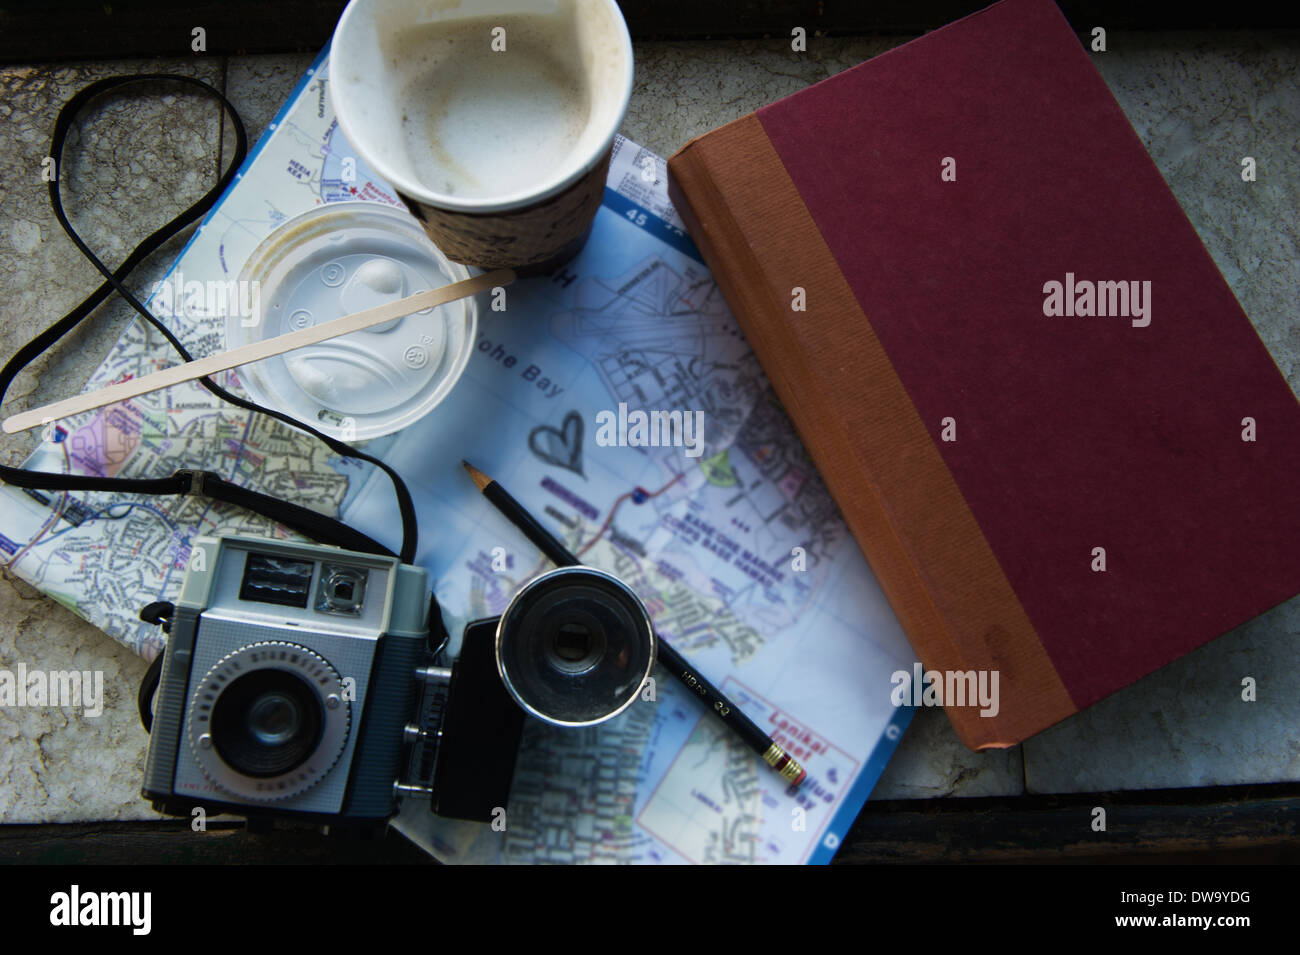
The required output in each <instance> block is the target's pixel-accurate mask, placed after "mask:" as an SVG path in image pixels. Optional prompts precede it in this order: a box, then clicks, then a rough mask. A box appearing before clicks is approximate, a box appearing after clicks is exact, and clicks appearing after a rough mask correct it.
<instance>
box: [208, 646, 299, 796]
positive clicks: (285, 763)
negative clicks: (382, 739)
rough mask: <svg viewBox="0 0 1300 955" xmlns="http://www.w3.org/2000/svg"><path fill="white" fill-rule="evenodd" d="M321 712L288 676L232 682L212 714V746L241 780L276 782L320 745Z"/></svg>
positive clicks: (278, 673) (276, 673) (261, 674)
mask: <svg viewBox="0 0 1300 955" xmlns="http://www.w3.org/2000/svg"><path fill="white" fill-rule="evenodd" d="M323 721H324V708H323V706H322V704H321V702H320V699H319V698H318V697H317V696H316V691H315V690H313V689H312V687H311V686H310V685H309V684H308V683H307V682H306V681H305V680H303V679H302V678H301V677H300V676H298V675H297V674H295V673H291V672H289V671H288V670H277V669H265V670H255V671H253V672H252V673H248V674H246V675H244V676H241V677H237V678H236V679H235V680H233V681H231V683H230V684H229V685H228V686H227V687H226V688H225V689H224V690H223V691H222V693H221V695H220V696H219V697H218V698H217V701H216V703H215V704H214V705H213V708H212V743H213V745H214V746H215V747H216V750H217V752H218V753H219V754H220V756H221V758H222V759H223V760H224V761H225V762H226V763H227V764H228V765H229V766H230V767H231V768H232V769H234V770H236V771H237V772H240V773H243V774H244V775H246V776H254V777H258V778H265V777H269V776H279V775H282V774H284V773H287V772H289V771H290V770H292V769H295V768H297V767H298V766H300V765H302V764H303V763H304V762H306V760H307V758H308V757H309V756H311V754H312V753H313V752H314V751H315V749H316V746H317V744H318V743H319V742H320V737H321V726H322V723H323Z"/></svg>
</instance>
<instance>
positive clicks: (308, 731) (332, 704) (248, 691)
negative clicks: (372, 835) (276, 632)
mask: <svg viewBox="0 0 1300 955" xmlns="http://www.w3.org/2000/svg"><path fill="white" fill-rule="evenodd" d="M348 695H349V694H347V693H346V692H345V688H344V685H343V680H342V678H340V676H339V674H338V672H337V671H336V670H335V669H334V667H332V666H331V665H330V664H329V662H328V661H327V660H325V658H324V657H322V656H320V655H319V654H317V653H315V652H313V651H311V650H308V649H307V648H306V647H302V646H299V645H297V644H295V643H287V642H279V641H268V642H264V643H254V644H249V645H248V646H245V647H240V648H239V649H238V650H236V651H234V652H233V653H229V654H227V655H226V656H225V657H223V658H222V659H221V660H220V661H218V662H217V663H216V665H214V666H213V667H212V669H210V670H208V672H207V673H206V674H204V676H203V679H202V680H200V681H199V684H198V688H197V689H196V690H195V691H194V696H193V697H192V699H191V700H190V712H189V718H188V720H187V722H188V725H189V742H190V749H191V750H192V751H193V753H194V758H195V760H196V761H197V762H198V764H199V766H200V767H201V768H202V770H203V773H204V775H206V776H207V777H208V779H209V780H211V781H212V782H213V783H214V784H215V785H217V786H218V787H220V788H221V789H223V790H225V791H227V792H229V793H232V794H234V795H236V796H239V797H241V798H243V799H248V800H255V801H258V802H271V801H275V800H278V799H287V798H289V797H290V796H296V795H298V794H299V793H302V792H304V791H306V790H307V789H309V788H310V787H311V786H313V785H315V784H316V783H317V782H319V781H320V780H321V779H322V778H323V777H324V776H325V775H326V774H327V773H328V772H329V771H330V770H331V769H332V768H333V767H334V764H335V763H337V762H338V759H339V756H340V755H342V753H343V749H344V747H345V746H346V745H347V741H348V734H349V732H350V730H351V722H352V713H351V704H350V703H349V702H348Z"/></svg>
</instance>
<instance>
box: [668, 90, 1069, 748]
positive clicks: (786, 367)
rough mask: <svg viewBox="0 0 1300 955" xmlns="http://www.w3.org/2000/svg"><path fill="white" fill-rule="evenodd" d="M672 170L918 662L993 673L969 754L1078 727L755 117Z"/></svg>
mask: <svg viewBox="0 0 1300 955" xmlns="http://www.w3.org/2000/svg"><path fill="white" fill-rule="evenodd" d="M769 154H770V155H769ZM668 169H669V194H670V196H671V198H672V200H673V202H674V204H675V205H676V207H677V210H678V212H679V214H680V215H681V216H682V218H683V220H684V221H685V222H686V224H687V228H688V229H689V231H690V233H691V236H692V238H693V239H694V240H695V243H696V245H697V246H698V247H699V249H700V251H701V253H702V255H703V256H704V260H705V262H706V264H707V265H708V266H709V268H710V269H711V270H712V272H713V276H714V279H715V280H716V281H717V283H718V286H719V288H720V289H721V290H722V292H723V294H724V296H725V297H726V299H727V302H728V303H729V305H730V306H731V309H732V311H733V313H734V314H735V316H736V320H737V322H738V323H739V325H740V327H741V330H742V331H743V332H744V334H745V336H746V338H747V339H748V341H749V344H750V347H751V348H752V349H753V350H754V353H755V355H756V356H757V357H758V359H759V361H760V363H761V364H762V366H763V368H764V370H765V371H766V372H767V374H768V377H769V379H770V380H771V382H772V386H773V389H774V390H775V391H776V394H777V396H778V397H779V398H780V400H781V402H782V404H783V405H784V407H785V409H786V411H787V413H788V414H789V416H790V418H791V420H792V421H793V423H794V425H795V428H796V429H797V431H798V433H799V436H800V438H801V440H802V441H803V443H804V447H805V448H806V449H807V451H808V454H809V456H810V457H811V458H812V461H813V463H814V464H815V465H816V467H817V469H818V471H819V472H820V474H821V476H822V478H823V480H824V481H825V483H826V486H827V488H828V489H829V491H830V492H831V494H832V496H833V497H834V498H835V500H836V502H837V504H838V505H839V508H840V511H841V513H842V514H843V516H844V518H845V521H846V523H847V524H848V526H849V529H850V530H851V531H852V533H853V535H854V537H855V538H856V540H857V541H858V543H859V545H860V546H861V548H862V550H863V553H864V554H865V556H866V558H867V561H868V563H869V564H870V566H871V569H872V571H873V572H874V573H875V575H876V578H877V579H878V580H879V582H880V585H881V588H882V590H883V591H884V593H885V596H886V597H887V599H888V600H889V602H890V605H891V606H892V608H893V610H894V612H895V614H896V615H897V617H898V619H899V622H900V624H901V625H902V627H903V630H904V632H905V633H906V634H907V636H908V639H909V640H910V641H911V643H912V646H913V648H914V649H915V650H916V652H917V654H918V656H919V658H920V660H921V662H922V663H923V664H924V666H925V667H926V669H930V670H940V671H961V672H966V671H970V670H977V671H978V670H989V671H992V670H994V669H996V670H998V671H999V675H1000V677H1001V679H1000V681H999V682H1000V687H999V694H1000V697H1001V705H1000V707H999V712H998V713H997V714H996V715H993V716H981V715H980V709H979V708H978V707H975V706H971V705H966V706H948V707H947V710H948V715H949V718H950V719H951V721H952V724H953V727H954V728H955V730H956V731H957V734H958V735H959V736H960V737H961V739H962V741H963V742H964V743H965V744H966V745H967V746H969V747H970V748H972V749H983V748H990V747H1004V746H1009V745H1013V744H1014V743H1016V742H1019V741H1020V740H1022V739H1024V738H1025V737H1026V736H1028V735H1031V734H1032V733H1034V732H1037V731H1038V730H1040V729H1043V728H1044V727H1046V726H1048V725H1051V723H1054V722H1056V721H1058V720H1060V719H1062V718H1064V717H1065V716H1068V715H1070V713H1072V712H1074V711H1075V707H1074V705H1073V703H1072V701H1070V699H1069V696H1068V694H1067V693H1066V692H1065V689H1064V687H1063V686H1062V685H1061V683H1060V680H1059V678H1058V677H1057V676H1056V673H1055V671H1054V670H1053V669H1052V667H1051V664H1050V661H1048V660H1047V657H1046V654H1045V653H1044V651H1043V649H1042V646H1041V644H1040V643H1039V642H1038V640H1037V637H1036V635H1035V633H1034V631H1033V628H1032V627H1031V626H1030V625H1029V622H1028V620H1027V618H1026V617H1025V616H1024V610H1023V607H1021V606H1020V605H1019V602H1018V601H1017V600H1016V599H1015V596H1014V593H1013V592H1012V591H1011V588H1010V585H1009V583H1007V581H1006V578H1005V576H1003V575H1002V572H1001V568H1000V567H998V566H997V564H996V561H995V560H994V559H993V557H992V553H991V551H990V550H989V549H988V542H987V541H986V540H984V538H983V535H982V534H981V533H980V531H979V529H978V525H977V524H976V523H975V521H974V518H973V515H971V513H970V511H969V508H968V507H967V506H966V504H965V501H964V499H962V498H961V495H960V493H959V492H958V491H957V489H956V485H955V483H954V482H953V481H952V476H951V474H949V473H948V471H947V469H946V467H945V466H944V465H943V463H942V459H941V457H940V455H939V453H938V451H937V449H936V448H935V447H934V445H933V441H932V439H931V437H930V435H929V433H928V431H926V429H925V428H924V426H923V424H922V423H921V422H920V419H919V416H918V415H917V412H916V409H915V408H914V407H913V406H912V404H911V402H910V399H908V398H907V395H906V392H905V390H904V389H903V387H902V384H901V382H900V381H899V380H898V378H897V375H896V373H895V372H894V371H893V368H892V365H890V364H889V361H888V358H887V357H886V356H885V355H884V351H883V349H882V348H881V347H880V345H879V342H878V341H877V340H876V339H875V336H874V333H873V332H872V331H871V329H870V325H869V323H868V322H867V321H866V318H865V316H862V315H861V309H860V306H859V305H858V304H857V302H856V299H854V298H853V296H852V293H851V291H850V290H849V288H848V286H847V283H846V282H845V281H844V279H843V276H842V275H841V274H840V273H839V270H838V267H837V266H836V265H835V263H834V259H833V257H832V256H831V255H830V253H829V250H828V249H826V248H825V244H824V242H823V241H822V240H821V237H820V232H819V231H818V230H817V228H816V225H815V224H814V223H813V222H812V220H811V218H810V217H809V215H808V212H807V209H806V208H805V207H804V206H803V204H802V202H801V201H800V200H799V198H798V193H797V191H795V190H794V187H793V184H792V183H791V182H790V181H789V178H788V175H787V174H785V172H784V167H783V166H781V165H780V162H779V159H777V158H776V155H775V152H774V151H772V150H771V144H770V142H768V141H767V139H766V137H765V135H764V134H763V132H762V127H761V124H760V123H759V121H758V120H757V118H756V117H754V116H753V115H750V116H747V117H744V118H742V119H740V120H737V121H736V122H733V123H731V124H729V125H728V126H726V127H723V128H722V129H719V130H716V131H714V132H713V133H710V134H708V135H706V136H703V137H699V138H697V139H695V140H692V141H691V142H689V143H687V144H686V145H685V146H683V147H682V149H681V150H679V151H678V152H677V153H676V154H675V155H674V156H673V157H672V158H671V159H670V160H669V163H668ZM775 236H779V238H774V237H775ZM794 286H802V287H805V288H806V289H807V292H808V294H809V295H813V294H814V293H815V294H816V295H817V297H818V300H819V301H818V308H819V310H820V311H821V314H822V315H824V316H826V317H827V322H826V324H834V323H839V325H840V327H841V329H842V328H859V329H860V330H861V334H860V336H859V335H858V334H854V336H853V338H854V340H853V341H837V340H836V339H834V338H833V337H827V336H828V335H830V334H831V333H832V332H833V331H834V329H831V330H830V332H821V331H818V332H813V333H810V332H809V328H810V327H812V326H807V325H804V326H801V325H800V323H801V322H809V321H811V319H809V318H808V316H806V315H800V316H797V317H796V316H795V315H793V314H792V312H791V299H792V288H793V287H794ZM855 323H857V324H855ZM810 334H811V335H812V336H813V338H815V337H816V336H817V335H821V336H822V338H821V339H820V340H813V338H810ZM837 355H838V357H839V359H840V361H841V362H847V361H850V360H851V361H853V362H855V363H857V364H859V365H860V366H861V367H860V374H861V376H862V378H863V381H864V382H868V384H864V385H863V387H862V390H861V392H860V393H855V394H844V393H843V390H842V389H840V388H838V387H837V385H838V383H839V382H840V381H841V380H842V378H841V375H842V371H841V370H837V373H836V374H832V373H831V372H830V369H828V367H827V365H828V363H834V361H835V360H836V356H837ZM864 356H865V357H864ZM868 422H869V423H868ZM878 472H879V473H878ZM891 690H892V686H890V685H881V686H879V687H876V686H870V687H864V688H863V691H864V692H868V693H882V694H887V693H890V692H891ZM1013 702H1014V703H1015V704H1016V705H1012V703H1013Z"/></svg>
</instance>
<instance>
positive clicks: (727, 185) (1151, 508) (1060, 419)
mask: <svg viewBox="0 0 1300 955" xmlns="http://www.w3.org/2000/svg"><path fill="white" fill-rule="evenodd" d="M1236 172H1237V171H1236V170H1232V169H1229V170H1227V171H1226V172H1225V175H1236ZM669 173H670V192H671V194H672V196H673V199H674V202H675V203H676V204H677V207H678V209H679V210H680V212H681V214H682V216H683V218H684V219H685V221H686V223H687V225H688V228H689V229H690V232H691V235H692V236H693V238H694V239H695V241H696V243H697V245H698V246H699V247H700V249H701V251H702V252H703V254H704V257H705V259H706V261H707V262H708V264H709V266H710V267H711V268H712V270H713V273H714V275H715V277H716V278H717V280H718V283H719V285H720V286H721V288H722V289H723V290H724V293H725V294H726V296H727V299H728V302H729V303H730V305H731V307H732V310H733V311H734V312H735V314H736V316H737V319H738V320H739V322H740V324H741V327H742V328H743V330H744V332H745V334H746V336H747V337H748V339H749V342H750V344H751V346H752V347H753V349H754V351H755V353H756V354H757V355H758V357H759V360H760V361H761V362H762V364H763V366H764V368H765V370H766V371H767V373H768V375H769V377H770V378H771V380H772V383H773V386H774V388H775V389H776V391H777V393H778V395H779V396H780V398H781V400H782V402H783V403H784V405H785V407H786V410H787V411H788V412H789V414H790V416H791V418H792V419H793V421H794V422H795V424H796V426H797V428H798V429H799V432H800V435H801V437H802V438H803V441H804V443H805V445H806V447H807V449H808V452H809V454H810V456H811V457H812V459H813V461H814V462H815V463H816V465H817V466H818V468H819V470H820V471H821V473H822V476H823V477H824V479H825V481H826V484H827V486H828V487H829V488H830V490H831V492H832V493H833V494H834V496H835V499H836V501H837V502H838V504H839V506H840V508H841V510H842V511H843V513H844V516H845V518H846V519H847V521H848V523H849V526H850V527H851V529H852V531H853V533H854V535H855V537H856V539H857V541H858V543H859V544H860V545H861V547H862V549H863V551H864V552H865V554H866V555H867V558H868V560H869V561H870V563H871V566H872V568H873V569H874V571H875V573H876V575H877V577H878V578H879V580H880V583H881V585H882V587H883V589H884V591H885V593H886V594H887V595H888V597H889V599H890V602H891V604H892V605H893V607H894V610H895V612H896V613H897V615H898V617H899V619H900V621H901V622H902V624H903V627H904V629H905V630H906V632H907V634H908V636H909V638H910V640H911V641H912V645H913V648H914V649H915V650H916V652H917V654H918V657H919V660H920V661H921V663H922V664H923V665H924V668H925V670H926V671H929V670H934V671H938V673H939V674H957V675H958V679H957V680H956V681H953V680H952V679H948V680H947V683H946V685H947V686H948V687H952V686H953V685H954V682H955V683H956V685H957V686H958V687H960V686H961V685H962V680H961V675H963V674H969V673H970V672H971V671H974V673H975V674H976V675H979V674H984V673H988V674H992V673H996V674H997V676H998V680H997V684H996V685H997V686H998V688H999V697H1000V700H999V706H998V707H996V712H990V710H993V709H994V708H993V707H987V706H986V707H981V706H979V705H978V704H976V705H972V703H974V702H975V701H973V700H966V701H964V702H963V701H961V700H959V699H945V700H943V702H944V704H945V706H946V708H947V710H948V714H949V717H950V718H951V720H952V723H953V725H954V727H955V728H956V730H957V732H958V734H959V735H960V736H961V738H962V740H963V741H964V742H965V743H966V744H967V745H968V746H970V747H972V748H974V749H980V748H985V747H998V746H1008V745H1012V744H1014V743H1016V742H1019V741H1020V740H1023V739H1025V738H1026V737H1028V736H1030V735H1032V734H1034V733H1036V732H1038V731H1039V730H1042V729H1044V728H1046V727H1047V726H1050V725H1051V724H1053V723H1055V722H1057V721H1059V720H1061V719H1063V718H1065V717H1067V716H1069V715H1071V714H1073V713H1075V712H1077V711H1078V710H1081V709H1083V708H1084V707H1087V706H1089V705H1091V704H1092V703H1094V702H1096V701H1097V700H1099V699H1101V698H1102V697H1104V696H1106V695H1107V694H1109V693H1112V692H1114V691H1115V690H1117V689H1119V688H1121V687H1123V686H1125V685H1127V684H1129V683H1131V682H1133V681H1134V680H1136V679H1138V678H1139V677H1141V676H1143V675H1145V674H1147V673H1150V672H1151V671H1153V670H1155V669H1156V668H1158V667H1160V666H1162V665H1163V664H1165V663H1167V662H1169V661H1170V660H1173V659H1175V658H1176V657H1178V656H1180V655H1182V654H1184V653H1187V652H1188V651H1190V650H1192V649H1194V648H1195V647H1198V646H1200V645H1201V644H1203V643H1205V642H1206V641H1208V640H1210V639H1212V638H1213V637H1215V636H1217V635H1219V634H1222V633H1224V632H1226V631H1228V630H1230V629H1232V628H1233V627H1236V626H1237V625H1239V624H1241V623H1243V622H1245V621H1247V620H1249V619H1251V618H1252V617H1255V616H1257V615H1258V614H1260V613H1262V612H1264V611H1265V610H1268V609H1269V608H1270V607H1273V606H1274V605H1276V604H1278V603H1281V602H1282V601H1284V600H1286V599H1288V598H1289V597H1291V596H1293V595H1294V594H1296V593H1297V592H1300V494H1297V487H1300V483H1298V482H1297V476H1298V475H1300V404H1297V401H1296V398H1295V396H1294V395H1293V394H1292V392H1291V389H1290V387H1289V386H1288V385H1287V382H1286V380H1285V379H1284V378H1283V377H1282V375H1281V373H1280V372H1279V371H1278V369H1277V366H1276V365H1275V364H1274V362H1273V360H1272V358H1271V356H1270V355H1269V353H1268V351H1267V350H1266V348H1265V347H1264V345H1263V343H1262V342H1261V341H1260V339H1259V336H1258V335H1257V333H1256V332H1255V330H1254V328H1253V326H1252V325H1251V323H1250V321H1249V319H1248V318H1247V316H1246V315H1245V313H1244V312H1243V311H1242V309H1241V307H1240V306H1239V305H1238V303H1237V301H1236V299H1235V298H1234V297H1233V294H1232V292H1231V290H1230V289H1229V288H1228V286H1227V284H1226V282H1225V281H1224V279H1223V278H1222V276H1221V275H1220V273H1219V271H1218V269H1217V268H1216V266H1215V264H1214V262H1213V260H1212V259H1211V258H1210V255H1209V254H1208V253H1207V251H1206V250H1205V248H1204V246H1203V245H1202V244H1201V241H1200V239H1199V238H1198V236H1197V234H1196V232H1195V230H1194V229H1193V227H1192V225H1191V223H1190V222H1189V221H1188V220H1187V218H1186V216H1185V215H1184V214H1183V211H1182V209H1181V208H1180V207H1179V205H1178V202H1177V200H1176V199H1175V198H1174V196H1173V194H1172V192H1171V191H1170V190H1169V188H1168V186H1167V185H1166V184H1165V182H1164V180H1163V179H1162V178H1161V176H1160V173H1159V171H1158V170H1157V169H1156V167H1155V165H1154V164H1153V163H1152V161H1151V159H1150V157H1149V156H1148V155H1147V153H1146V151H1145V149H1144V148H1143V146H1142V143H1141V141H1140V140H1139V139H1138V137H1137V135H1136V133H1135V132H1134V131H1133V129H1132V127H1131V126H1130V125H1129V123H1128V120H1127V119H1126V117H1125V116H1124V113H1123V112H1122V110H1121V109H1120V107H1119V105H1118V103H1116V101H1115V99H1114V97H1113V96H1112V95H1111V93H1110V91H1109V89H1108V88H1107V86H1106V84H1105V82H1104V81H1103V80H1102V78H1101V76H1100V75H1099V74H1098V72H1097V70H1096V69H1095V67H1094V66H1093V64H1092V62H1091V61H1090V59H1089V56H1088V53H1087V52H1086V50H1085V49H1084V46H1083V44H1082V43H1081V42H1080V40H1079V38H1078V37H1077V36H1076V35H1075V34H1074V32H1073V31H1072V29H1071V28H1070V26H1069V24H1068V23H1067V22H1066V20H1065V19H1064V17H1063V16H1062V15H1061V13H1060V11H1059V10H1058V9H1057V8H1056V6H1055V5H1054V4H1053V3H1051V2H1050V0H1004V2H1002V3H999V4H996V5H994V6H992V7H989V8H988V9H986V10H983V11H981V12H979V13H975V14H972V15H971V16H969V17H966V18H965V19H962V20H959V21H957V22H956V23H954V24H951V25H949V26H947V27H945V28H943V29H941V30H937V31H935V32H933V33H930V34H927V35H925V36H923V37H921V38H919V39H917V40H914V41H912V42H910V43H907V44H905V45H903V46H901V47H898V48H897V49H895V50H892V51H890V52H888V53H885V54H883V55H881V56H879V57H876V58H874V59H872V60H870V61H868V62H866V63H863V64H861V65H859V66H857V67H855V68H853V69H851V70H848V71H846V72H844V73H841V74H839V75H838V76H834V77H832V78H830V79H828V80H825V81H823V82H821V83H818V84H816V85H815V86H811V87H809V88H808V89H806V90H803V91H801V92H799V93H796V94H794V95H792V96H790V97H788V98H786V99H784V100H781V101H779V102H777V103H774V104H772V105H770V106H767V107H764V108H762V109H760V110H758V111H757V112H756V113H752V114H750V115H748V116H745V117H743V118H741V119H739V120H737V121H735V122H733V123H730V124H728V125H727V126H724V127H722V128H720V129H718V130H715V131H713V132H711V133H708V134H706V135H704V136H701V137H699V138H697V139H694V140H692V141H691V142H689V143H687V144H686V145H685V146H684V147H683V148H682V149H681V150H680V151H679V152H678V153H677V154H676V155H675V156H674V157H673V158H672V159H671V161H670V162H669ZM927 679H928V678H927ZM930 688H932V684H930V683H927V689H930ZM941 689H942V688H940V689H939V690H936V691H935V695H936V696H939V695H941ZM890 690H891V688H890V687H883V688H879V691H880V692H890ZM869 691H870V692H875V690H869ZM949 695H950V696H951V694H949ZM905 702H911V699H908V700H905Z"/></svg>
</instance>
